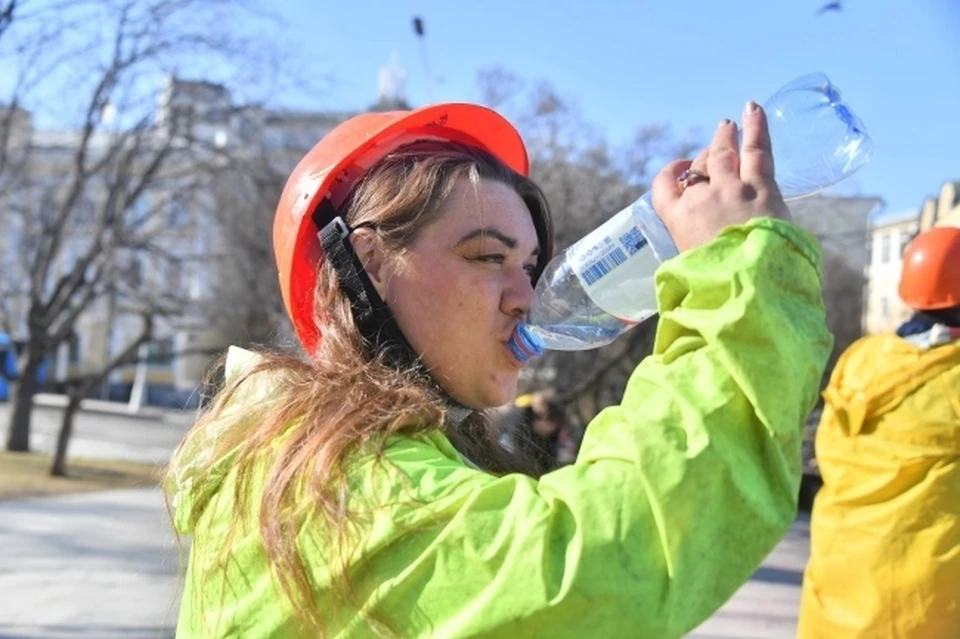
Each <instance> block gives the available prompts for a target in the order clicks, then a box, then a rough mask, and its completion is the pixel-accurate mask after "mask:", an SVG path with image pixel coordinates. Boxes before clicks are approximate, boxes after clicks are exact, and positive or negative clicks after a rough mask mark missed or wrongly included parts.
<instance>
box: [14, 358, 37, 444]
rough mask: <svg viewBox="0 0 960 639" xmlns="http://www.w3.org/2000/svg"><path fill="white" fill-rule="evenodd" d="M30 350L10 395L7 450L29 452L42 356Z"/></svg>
mask: <svg viewBox="0 0 960 639" xmlns="http://www.w3.org/2000/svg"><path fill="white" fill-rule="evenodd" d="M34 352H35V351H34V350H33V349H31V350H30V353H29V354H28V357H27V363H26V364H25V365H24V367H23V370H21V371H18V375H19V380H18V381H17V383H16V384H15V385H14V392H13V394H12V395H11V396H10V399H11V400H12V401H13V410H12V411H11V413H10V428H9V430H8V431H7V450H9V451H11V452H23V453H26V452H29V450H30V417H31V415H32V413H33V396H34V394H35V393H36V392H37V370H39V368H40V364H41V363H42V361H43V360H42V358H40V357H37V356H36V355H34V354H33V353H34Z"/></svg>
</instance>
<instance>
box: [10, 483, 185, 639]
mask: <svg viewBox="0 0 960 639" xmlns="http://www.w3.org/2000/svg"><path fill="white" fill-rule="evenodd" d="M0 549H2V550H0V593H2V596H0V637H2V638H4V639H27V638H30V639H34V638H36V639H39V638H41V637H42V638H43V639H68V638H69V639H121V638H122V639H165V638H169V637H173V628H174V627H175V625H176V616H177V609H178V606H179V601H178V595H179V586H178V578H177V574H178V559H177V548H176V545H175V542H174V538H173V535H172V533H171V532H170V524H169V520H168V517H167V512H166V507H165V506H164V503H163V498H162V496H161V493H160V491H159V490H157V489H136V490H117V491H109V492H102V493H86V494H79V495H67V496H61V497H53V498H42V499H25V500H18V501H6V502H0Z"/></svg>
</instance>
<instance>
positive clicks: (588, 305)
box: [510, 73, 873, 361]
mask: <svg viewBox="0 0 960 639" xmlns="http://www.w3.org/2000/svg"><path fill="white" fill-rule="evenodd" d="M763 106H764V111H765V112H766V114H767V120H768V122H769V126H770V137H771V141H772V144H773V156H774V165H775V167H776V172H777V174H776V182H777V185H778V186H779V187H780V192H781V193H782V194H783V197H784V199H786V200H787V201H790V200H796V199H799V198H801V197H806V196H808V195H812V194H814V193H817V192H818V191H821V190H823V189H824V188H826V187H828V186H831V185H833V184H836V183H837V182H839V181H841V180H843V179H844V178H846V177H848V176H850V175H852V174H853V173H855V172H856V171H858V170H859V169H860V168H861V167H863V166H864V165H865V164H866V163H867V162H868V161H869V160H870V156H871V155H872V153H873V142H872V141H871V139H870V136H869V135H867V132H866V130H865V129H864V127H863V123H862V122H860V119H859V118H857V117H856V116H855V115H854V114H853V112H852V111H851V110H850V108H849V107H848V106H847V104H846V103H844V102H843V101H842V100H841V98H840V92H839V91H838V90H837V89H836V87H835V86H834V85H833V84H832V83H831V82H830V80H829V79H828V78H827V76H826V75H824V74H822V73H811V74H809V75H805V76H802V77H800V78H797V79H796V80H794V81H792V82H790V83H789V84H786V85H785V86H783V87H782V88H781V89H780V90H778V91H777V92H776V93H775V94H774V95H773V96H771V97H770V99H769V100H767V101H766V102H765V103H764V105H763ZM675 255H677V247H676V244H674V242H673V239H672V238H671V237H670V234H669V233H668V232H667V229H666V227H665V226H664V224H663V222H661V221H660V217H659V216H658V215H657V213H656V211H654V209H653V205H652V204H651V195H650V193H649V192H648V193H646V194H644V195H643V196H642V197H640V198H639V199H638V200H637V201H635V202H634V203H633V204H631V205H630V206H628V207H627V208H625V209H623V210H622V211H620V212H619V213H617V214H616V215H614V216H613V217H612V218H610V219H609V220H607V222H605V223H604V224H603V225H601V226H600V227H599V228H597V229H596V230H594V231H592V232H590V233H589V234H587V235H586V236H585V237H584V238H583V239H581V240H580V241H578V242H577V243H576V244H574V245H573V246H571V247H569V248H568V249H566V250H565V251H563V252H562V253H560V254H559V255H557V256H556V257H554V258H553V260H552V261H551V262H550V263H549V264H548V265H547V267H546V269H545V270H544V272H543V275H542V276H541V278H540V281H539V282H538V283H537V288H536V292H535V294H534V300H533V304H532V306H531V308H530V313H529V314H528V316H527V319H526V322H525V323H523V324H520V325H519V326H518V327H517V330H516V331H515V332H514V335H513V339H512V340H511V342H510V348H511V349H512V351H513V353H514V355H515V356H516V357H517V358H518V359H519V360H520V361H526V360H528V359H529V358H531V357H536V356H538V355H540V354H542V353H543V351H544V350H567V351H575V350H589V349H592V348H598V347H600V346H604V345H606V344H609V343H610V342H612V341H613V340H614V339H616V338H617V337H619V336H620V335H622V334H623V333H624V332H626V331H627V330H629V329H630V328H632V327H633V326H635V325H637V324H638V323H640V322H642V321H644V320H645V319H647V318H649V317H651V316H653V315H654V314H656V312H657V304H656V295H655V290H654V283H653V276H654V272H655V271H656V270H657V267H658V266H659V265H660V263H661V262H663V261H665V260H668V259H670V258H672V257H674V256H675Z"/></svg>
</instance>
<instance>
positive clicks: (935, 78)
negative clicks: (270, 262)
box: [276, 0, 960, 210]
mask: <svg viewBox="0 0 960 639" xmlns="http://www.w3.org/2000/svg"><path fill="white" fill-rule="evenodd" d="M822 4H823V2H821V0H727V1H722V0H717V1H707V0H687V1H686V2H678V1H673V2H665V1H663V0H661V1H657V2H651V1H649V0H641V1H639V2H632V3H629V4H628V3H627V2H621V1H619V0H593V1H592V2H589V3H588V2H573V1H572V0H565V1H564V2H558V1H556V0H555V1H553V2H546V1H540V0H537V1H520V0H483V2H449V1H447V2H439V1H435V0H421V1H418V2H409V3H407V2H337V3H333V2H317V1H316V0H295V1H286V2H284V3H283V4H282V5H281V6H280V8H278V9H276V11H278V12H279V13H280V14H281V16H282V17H283V18H285V19H286V21H287V22H288V27H287V35H288V36H289V39H290V42H291V43H292V44H295V45H296V46H299V47H300V48H301V49H302V52H303V54H304V57H303V59H304V60H306V61H307V63H308V64H309V67H310V68H311V69H312V70H314V71H315V73H316V74H317V75H318V76H320V75H329V77H330V78H331V80H332V82H331V84H330V86H329V88H327V89H325V90H323V91H322V92H319V91H318V92H317V93H318V95H305V94H299V95H297V94H288V95H283V96H278V99H279V100H280V101H282V102H286V103H287V104H289V105H291V106H304V107H311V106H315V105H319V106H324V107H334V108H358V109H359V108H363V107H366V106H368V105H369V104H370V103H371V102H372V101H373V100H374V98H375V91H376V77H377V72H378V70H379V68H380V67H381V66H382V65H383V64H384V63H385V62H386V61H387V59H388V57H389V56H390V54H391V53H392V52H394V51H396V52H397V53H398V54H399V58H400V61H401V63H402V65H403V66H404V68H405V69H406V72H407V94H408V98H409V99H410V101H411V102H412V103H414V104H423V103H426V102H430V101H441V100H476V99H478V98H479V95H478V91H477V82H476V77H477V71H478V70H480V69H483V68H488V67H491V66H501V67H503V68H505V69H508V70H510V71H512V72H513V73H515V74H517V75H518V76H520V77H522V78H524V79H528V80H549V81H550V82H552V83H553V84H554V86H555V87H556V88H557V89H558V90H559V91H560V92H561V93H562V94H564V95H566V96H569V97H572V98H574V99H575V100H576V102H577V103H578V105H579V106H580V108H581V109H582V111H583V113H584V115H585V117H586V119H587V120H589V121H590V122H591V123H592V124H594V125H596V126H597V127H599V128H600V129H601V130H602V131H604V132H605V133H606V135H607V136H608V138H609V139H610V140H611V141H613V142H618V141H625V140H626V139H628V138H629V136H630V135H631V133H632V132H633V131H634V130H635V129H636V128H637V127H639V126H642V125H645V124H651V123H668V124H670V125H671V126H672V127H673V129H674V131H675V132H677V133H679V134H685V133H687V132H689V131H690V130H696V129H699V130H700V131H711V130H712V128H713V126H714V124H715V123H716V122H717V121H718V120H719V119H720V118H721V117H731V118H736V119H739V113H740V110H741V108H742V105H743V103H744V101H745V100H746V99H748V98H752V99H756V100H758V101H762V100H763V99H764V98H766V97H767V96H768V95H769V94H770V93H772V92H773V91H774V90H775V89H776V88H778V87H779V86H780V85H781V84H783V83H784V82H786V81H788V80H790V79H792V78H793V77H795V76H798V75H802V74H804V73H806V72H808V71H815V70H819V71H823V72H825V73H827V75H829V76H830V78H831V79H832V80H833V81H834V83H835V84H836V85H837V86H839V87H840V89H841V91H842V92H843V94H844V97H845V98H846V99H847V100H848V102H849V103H850V104H851V106H852V107H853V108H854V110H855V111H856V112H857V113H858V114H859V115H860V116H861V118H862V119H863V121H864V123H865V124H866V127H867V129H868V131H869V132H870V134H871V135H872V137H873V138H874V142H875V146H876V151H875V155H874V159H873V161H872V162H871V163H870V164H869V165H868V166H867V167H866V168H864V169H863V170H862V171H861V172H860V173H859V174H857V175H856V176H855V177H854V178H852V179H851V181H850V182H849V183H848V184H846V185H844V188H843V189H842V192H848V193H852V192H856V193H862V194H864V195H878V196H881V197H883V198H884V200H885V201H886V203H887V207H888V210H896V209H907V208H918V207H919V206H920V204H921V203H922V201H923V199H924V198H925V197H927V196H928V195H933V194H935V193H936V192H937V191H938V189H939V187H940V185H941V183H942V182H943V181H944V180H946V179H960V3H958V2H956V1H955V0H845V1H844V3H843V4H844V7H843V10H842V11H841V12H830V13H827V14H824V15H821V16H818V15H817V10H818V9H819V8H820V6H821V5H822ZM415 15H417V16H420V17H422V18H423V20H424V23H425V27H426V38H425V43H426V51H427V58H428V61H429V66H430V70H431V72H432V73H431V76H433V78H434V80H433V82H432V87H431V88H432V90H431V91H429V92H428V84H427V82H426V81H425V80H426V74H425V71H424V65H423V62H422V52H421V42H420V41H419V40H418V39H417V38H416V36H415V35H414V33H413V29H412V27H411V21H412V18H413V16H415ZM320 93H322V95H319V94H320Z"/></svg>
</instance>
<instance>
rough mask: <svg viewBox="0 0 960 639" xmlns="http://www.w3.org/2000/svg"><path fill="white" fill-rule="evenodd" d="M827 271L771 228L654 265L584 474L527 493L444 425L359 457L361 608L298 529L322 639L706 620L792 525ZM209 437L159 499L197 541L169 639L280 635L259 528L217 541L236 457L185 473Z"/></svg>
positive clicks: (288, 630)
mask: <svg viewBox="0 0 960 639" xmlns="http://www.w3.org/2000/svg"><path fill="white" fill-rule="evenodd" d="M819 269H820V253H819V247H818V246H817V244H816V241H815V240H814V239H813V238H812V237H811V236H810V235H809V234H807V233H806V232H804V231H802V230H801V229H799V228H798V227H796V226H793V225H792V224H788V223H785V222H782V221H776V220H770V219H761V220H754V221H752V222H751V223H749V224H747V225H744V226H739V227H732V228H729V229H727V230H726V231H724V232H723V233H722V234H721V236H720V237H718V238H717V239H716V240H714V241H713V242H711V243H710V244H708V245H706V246H703V247H700V248H698V249H697V250H695V251H691V252H689V253H686V254H684V255H681V256H679V257H677V258H675V259H673V260H670V261H669V262H667V263H666V264H664V265H663V266H661V267H660V269H659V270H658V272H657V275H656V277H657V290H658V301H659V304H660V308H661V311H662V313H661V318H660V323H659V326H658V329H657V337H656V344H655V348H654V354H653V355H652V356H651V357H648V358H647V359H645V360H644V361H643V362H642V363H641V364H640V365H639V366H638V367H637V369H636V371H635V372H634V374H633V376H632V377H631V379H630V381H629V383H628V385H627V388H626V391H625V392H624V396H623V401H622V402H621V403H620V404H619V405H616V406H612V407H610V408H607V409H606V410H604V411H603V412H602V413H601V414H600V415H598V416H597V417H596V419H594V420H593V422H592V423H591V424H590V425H589V428H588V429H587V433H586V436H585V437H584V439H583V443H582V447H581V450H580V454H579V458H578V459H577V460H576V463H574V464H572V465H570V466H566V467H564V468H562V469H560V470H557V471H554V472H550V473H547V474H546V475H544V476H543V477H542V478H541V479H539V480H535V479H532V478H530V477H526V476H522V475H507V476H503V477H497V476H493V475H490V474H488V473H485V472H482V471H480V470H477V469H476V468H473V467H471V466H470V465H469V464H468V463H466V462H465V461H464V460H463V459H461V457H460V456H459V455H458V454H457V451H456V450H455V449H454V448H453V447H452V446H451V444H450V442H449V441H448V440H447V438H446V437H444V435H443V434H442V433H441V432H440V431H439V430H436V431H433V432H431V433H428V434H420V435H409V436H398V437H394V438H393V439H391V440H389V441H388V446H387V449H386V451H385V457H386V463H377V462H376V461H375V460H374V458H373V456H372V455H370V454H364V453H363V452H361V453H360V454H357V455H356V456H355V457H354V458H353V459H352V461H351V465H350V467H349V477H348V480H349V482H350V486H351V499H358V500H360V501H362V502H363V503H365V504H369V503H374V504H379V506H377V507H374V508H373V509H372V511H370V510H368V511H366V513H365V516H364V517H363V519H361V520H360V522H359V523H360V524H361V525H362V527H363V531H362V532H363V540H362V543H361V544H360V546H359V547H358V548H356V549H355V550H356V552H354V554H353V555H351V560H350V574H349V576H350V580H351V584H352V587H353V592H354V595H355V596H354V600H355V601H354V603H345V604H344V605H342V606H337V605H336V601H335V599H334V598H333V593H332V592H331V589H330V587H329V586H330V583H331V579H332V577H333V576H335V575H336V574H337V573H336V572H335V571H336V570H337V569H338V566H339V564H338V563H337V562H336V561H335V562H333V563H330V562H328V557H329V556H330V552H331V548H330V547H329V546H325V545H324V542H323V541H322V540H324V539H327V535H326V529H325V527H324V524H323V523H322V521H320V520H318V519H317V518H315V517H312V516H310V515H309V514H308V515H307V516H306V517H305V518H304V520H303V522H302V525H301V526H300V527H299V529H298V530H299V534H298V537H297V543H298V548H299V551H300V553H301V556H302V557H303V559H304V561H305V563H306V565H307V569H308V572H309V579H310V583H311V585H312V586H313V588H314V592H315V597H316V606H317V607H318V609H319V610H322V611H323V614H324V617H325V620H326V622H327V628H326V631H327V636H329V637H369V636H371V634H372V633H371V630H370V628H369V620H370V618H371V615H376V617H377V618H379V619H385V620H386V621H387V622H388V623H389V624H390V625H391V627H393V628H394V629H395V630H396V631H397V633H398V634H399V635H400V636H402V637H407V638H413V637H442V638H444V639H447V638H452V637H492V638H508V637H509V638H522V637H551V638H553V639H563V638H567V637H569V638H577V639H582V638H584V637H603V638H611V637H650V638H654V639H669V638H671V637H681V636H683V635H685V634H686V633H688V632H689V631H690V630H692V629H693V628H694V627H696V626H697V625H699V624H700V623H701V622H702V621H704V620H705V619H706V618H707V617H708V616H710V615H711V614H712V613H713V612H714V611H716V610H717V608H719V607H720V606H721V605H722V604H723V603H724V602H725V601H726V600H727V599H728V598H729V597H730V596H731V595H732V594H733V593H734V592H735V591H736V589H737V588H738V587H739V586H740V585H741V584H743V583H744V582H745V581H746V580H747V579H748V578H749V577H750V575H751V574H752V573H753V571H754V570H755V569H756V568H757V566H758V565H759V564H760V562H761V561H762V560H763V558H764V557H765V556H766V555H767V553H768V552H769V551H770V550H771V549H772V548H773V546H774V545H775V544H776V543H777V542H778V541H779V540H780V538H781V537H782V535H783V534H784V532H785V531H786V530H787V528H788V527H789V526H790V524H791V522H792V521H793V519H794V515H795V512H796V500H797V494H798V486H799V483H800V441H801V430H802V427H801V425H802V423H803V421H804V418H805V417H806V416H807V414H808V413H809V411H810V410H811V408H812V407H813V404H814V402H815V400H816V396H817V389H818V387H819V380H820V378H821V375H822V374H823V368H824V366H825V364H826V359H827V355H828V353H829V352H830V348H831V346H832V339H831V337H830V334H829V332H828V331H827V329H826V324H825V319H824V309H823V301H822V293H821V289H820V271H819ZM251 392H253V393H256V392H257V389H256V388H254V389H251ZM250 401H257V398H256V397H254V398H252V399H251V400H250ZM211 435H212V436H215V435H216V434H215V433H213V434H211V433H207V434H198V435H197V436H196V440H195V441H191V440H188V441H187V450H189V451H192V452H191V454H190V455H187V456H185V457H183V458H182V459H181V462H182V463H181V465H179V466H176V467H173V468H172V469H171V471H172V474H171V478H170V481H169V483H168V484H167V486H166V488H167V490H168V491H169V493H170V495H171V497H172V502H173V506H174V508H175V525H176V527H177V529H178V531H180V532H181V533H185V534H192V535H193V545H192V549H191V556H190V565H189V568H188V573H187V580H186V589H185V592H184V594H183V603H182V606H181V610H180V621H179V625H178V629H177V636H178V637H181V638H186V637H197V638H203V639H213V638H216V637H244V638H245V639H256V638H260V637H289V636H293V635H294V629H295V628H296V623H295V618H294V615H293V613H292V610H291V607H290V605H289V604H288V603H287V601H286V599H285V598H284V597H283V595H282V594H281V591H280V590H279V589H278V587H277V583H276V581H275V580H274V578H273V577H272V576H271V573H270V569H269V567H268V564H267V561H266V557H265V554H264V552H263V549H262V545H261V542H260V538H259V535H258V531H257V530H256V528H255V526H253V525H250V526H249V527H247V528H244V529H241V530H239V532H238V533H237V534H234V535H233V536H232V537H230V536H228V532H229V531H230V530H231V529H233V528H234V527H235V526H237V525H239V524H240V523H241V522H242V521H243V520H242V519H239V518H238V517H237V512H236V504H235V501H234V499H233V487H234V486H235V483H236V481H237V476H236V475H237V473H236V466H235V465H233V464H232V463H231V461H232V457H231V455H226V456H225V457H223V458H222V459H219V460H218V461H217V462H216V464H215V466H214V468H213V470H212V472H203V471H202V464H200V465H198V464H197V463H196V460H197V459H200V460H202V459H203V452H204V450H207V443H206V442H205V441H204V437H206V436H211ZM198 468H199V470H198ZM253 501H254V502H257V500H256V499H254V500H253ZM305 510H306V511H307V512H308V513H309V511H310V509H309V508H306V509H305ZM250 514H251V515H255V513H250ZM254 521H255V520H254ZM228 540H229V544H230V545H229V546H228V547H227V550H229V553H228V554H226V555H224V554H223V553H222V552H221V551H223V550H224V549H225V546H224V544H226V543H228Z"/></svg>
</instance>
